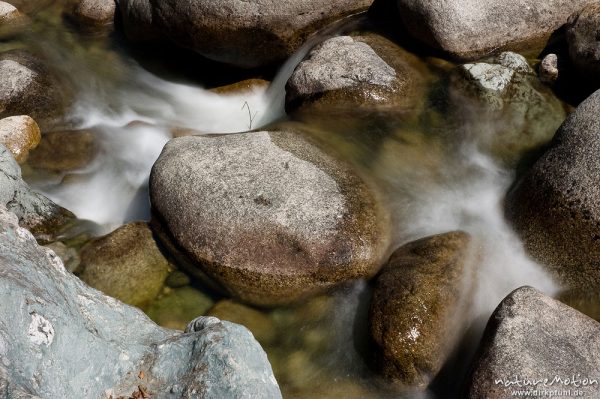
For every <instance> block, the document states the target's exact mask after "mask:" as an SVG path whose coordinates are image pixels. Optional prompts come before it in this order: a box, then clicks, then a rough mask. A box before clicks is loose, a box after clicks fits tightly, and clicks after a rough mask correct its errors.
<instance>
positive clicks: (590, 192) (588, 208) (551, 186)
mask: <svg viewBox="0 0 600 399" xmlns="http://www.w3.org/2000/svg"><path fill="white" fill-rule="evenodd" d="M598 115H600V91H597V92H595V93H594V94H592V95H591V96H590V97H589V98H588V99H587V100H585V101H584V102H583V103H581V104H580V105H579V107H577V109H576V111H575V112H574V113H572V114H571V115H570V116H569V117H568V118H567V120H566V121H565V122H564V123H563V125H562V126H561V127H560V129H559V130H558V132H557V133H556V135H555V136H554V139H553V141H552V142H551V144H550V147H549V149H548V150H547V151H546V152H545V153H544V154H543V155H542V156H541V158H539V159H538V160H537V162H536V163H535V164H534V165H533V166H532V167H531V168H530V169H529V170H528V171H527V172H526V173H525V174H524V175H523V176H522V177H521V178H520V179H519V180H518V181H517V183H516V184H515V185H514V186H513V188H512V189H511V190H510V191H509V193H508V194H507V198H506V216H507V218H508V219H509V220H510V221H511V222H512V224H513V226H514V228H515V229H516V230H517V232H518V233H519V235H520V236H521V238H522V239H523V242H524V244H525V247H526V249H527V250H528V252H529V253H530V254H531V255H532V256H533V257H534V258H535V259H537V260H538V261H540V262H541V263H543V264H545V265H547V266H548V267H550V268H551V270H553V271H554V272H555V274H556V275H557V276H558V277H559V278H560V281H561V282H562V283H563V284H566V285H568V286H569V287H570V288H582V289H586V290H587V289H599V288H600V269H599V268H598V264H599V263H600V230H599V228H598V227H599V226H600V163H598V154H599V153H600V119H598Z"/></svg>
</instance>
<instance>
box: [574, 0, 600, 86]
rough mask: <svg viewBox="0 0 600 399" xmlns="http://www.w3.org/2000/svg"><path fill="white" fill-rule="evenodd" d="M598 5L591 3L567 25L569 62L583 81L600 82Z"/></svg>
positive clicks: (599, 12)
mask: <svg viewBox="0 0 600 399" xmlns="http://www.w3.org/2000/svg"><path fill="white" fill-rule="evenodd" d="M599 38H600V3H598V2H593V3H591V4H590V5H589V6H587V7H586V8H584V9H583V10H582V11H581V12H580V13H579V14H576V15H574V16H573V17H571V19H570V20H569V24H568V25H567V42H568V44H569V55H570V57H571V61H572V62H573V64H574V65H575V67H576V68H577V69H578V71H579V72H580V73H582V74H583V76H582V78H583V79H584V80H587V81H590V80H593V81H594V82H595V83H598V82H600V44H598V39H599Z"/></svg>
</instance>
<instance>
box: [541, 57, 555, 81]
mask: <svg viewBox="0 0 600 399" xmlns="http://www.w3.org/2000/svg"><path fill="white" fill-rule="evenodd" d="M539 73H540V80H541V81H542V82H544V83H549V84H553V83H554V82H556V81H557V80H558V57H557V55H556V54H548V55H546V56H545V57H544V58H543V59H542V62H541V63H540V67H539Z"/></svg>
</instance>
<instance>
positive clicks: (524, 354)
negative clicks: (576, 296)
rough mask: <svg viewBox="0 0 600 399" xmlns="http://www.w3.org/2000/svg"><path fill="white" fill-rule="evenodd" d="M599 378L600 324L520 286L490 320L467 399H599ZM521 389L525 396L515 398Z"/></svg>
mask: <svg viewBox="0 0 600 399" xmlns="http://www.w3.org/2000/svg"><path fill="white" fill-rule="evenodd" d="M599 375H600V324H598V322H597V321H595V320H593V319H591V318H589V317H587V316H585V315H584V314H582V313H579V312H578V311H576V310H575V309H573V308H570V307H569V306H567V305H564V304H562V303H561V302H559V301H557V300H554V299H552V298H550V297H547V296H546V295H544V294H542V293H540V292H539V291H537V290H535V289H534V288H531V287H521V288H519V289H517V290H515V291H513V292H512V293H511V294H510V295H508V296H507V297H506V298H505V299H504V300H503V301H502V302H501V303H500V305H499V306H498V308H497V309H496V310H495V311H494V313H493V314H492V317H491V318H490V320H489V322H488V325H487V328H486V331H485V333H484V336H483V338H482V342H481V345H480V348H479V355H478V358H477V359H476V361H475V363H474V366H473V373H472V376H471V378H470V388H469V393H468V397H469V398H471V399H503V398H507V399H508V398H514V397H516V396H523V397H525V396H539V394H538V395H536V394H534V391H537V392H538V393H539V392H542V391H559V392H563V391H569V390H570V391H571V394H570V395H569V396H568V397H590V398H596V397H599V396H600V385H599V383H598V376H599ZM594 381H595V382H594ZM519 391H520V392H522V393H523V394H522V395H516V394H515V393H518V392H519ZM526 391H527V392H528V393H524V392H526ZM575 391H577V392H581V393H575Z"/></svg>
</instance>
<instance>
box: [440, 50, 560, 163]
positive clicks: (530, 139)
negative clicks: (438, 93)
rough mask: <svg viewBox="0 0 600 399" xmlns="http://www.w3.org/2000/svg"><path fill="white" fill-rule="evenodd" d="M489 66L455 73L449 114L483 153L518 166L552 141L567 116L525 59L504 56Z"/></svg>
mask: <svg viewBox="0 0 600 399" xmlns="http://www.w3.org/2000/svg"><path fill="white" fill-rule="evenodd" d="M485 61H486V62H477V63H472V64H464V65H459V66H458V67H457V68H456V70H455V71H454V72H453V73H452V75H451V79H450V80H451V83H450V89H449V104H450V106H449V107H448V108H449V113H450V116H451V118H452V120H453V121H455V123H456V124H457V126H459V129H460V130H461V131H462V134H463V135H467V136H468V137H469V139H470V140H473V141H474V142H476V143H477V144H478V146H479V148H480V149H481V150H482V151H484V152H486V153H489V154H492V155H493V156H494V157H495V158H496V159H498V160H499V161H501V162H503V163H505V164H508V165H510V166H514V165H515V164H517V162H518V161H519V160H520V159H521V158H522V157H523V155H525V154H527V153H528V152H530V151H532V150H535V149H537V148H539V147H540V146H542V145H544V144H547V143H548V142H549V141H550V140H551V139H552V136H553V135H554V133H555V132H556V129H558V127H559V126H560V124H561V123H562V122H563V121H564V119H565V117H566V112H565V109H564V107H563V105H562V104H561V102H560V100H558V99H557V98H556V96H555V95H554V94H553V93H552V91H551V90H550V89H549V88H547V87H546V86H545V85H543V84H541V83H540V81H539V79H538V78H537V76H536V75H535V73H534V71H533V69H532V68H531V66H530V65H529V64H528V62H527V60H526V59H525V58H524V57H523V56H521V55H519V54H516V53H512V52H503V53H501V54H499V55H498V56H496V57H493V58H491V59H489V60H485Z"/></svg>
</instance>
